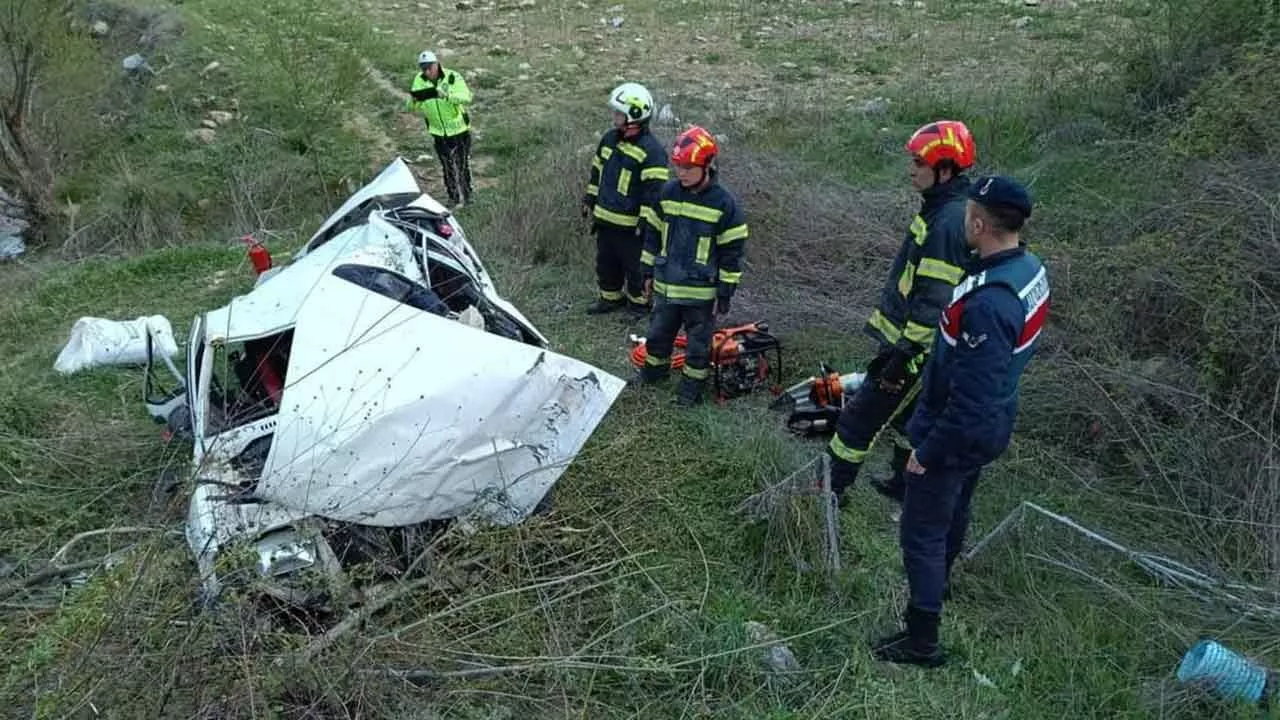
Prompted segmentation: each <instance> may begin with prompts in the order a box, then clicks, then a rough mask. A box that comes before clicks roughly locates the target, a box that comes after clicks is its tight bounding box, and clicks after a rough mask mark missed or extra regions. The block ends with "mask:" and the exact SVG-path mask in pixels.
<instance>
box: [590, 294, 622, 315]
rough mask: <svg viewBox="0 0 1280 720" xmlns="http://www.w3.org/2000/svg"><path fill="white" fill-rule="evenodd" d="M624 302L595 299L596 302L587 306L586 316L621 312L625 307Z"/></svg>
mask: <svg viewBox="0 0 1280 720" xmlns="http://www.w3.org/2000/svg"><path fill="white" fill-rule="evenodd" d="M626 303H627V301H626V300H605V299H604V298H596V301H595V302H593V303H591V304H590V305H588V306H587V314H588V315H601V314H603V313H609V312H613V311H614V310H621V309H622V308H623V307H625V306H626Z"/></svg>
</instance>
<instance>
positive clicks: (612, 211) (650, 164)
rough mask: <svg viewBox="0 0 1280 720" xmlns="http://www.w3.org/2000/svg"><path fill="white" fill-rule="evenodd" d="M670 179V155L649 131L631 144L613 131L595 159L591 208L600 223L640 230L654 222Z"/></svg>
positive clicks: (589, 194) (589, 189) (589, 190)
mask: <svg viewBox="0 0 1280 720" xmlns="http://www.w3.org/2000/svg"><path fill="white" fill-rule="evenodd" d="M668 177H670V175H669V173H668V171H667V151H666V149H665V148H664V147H662V143H661V142H659V141H658V139H657V138H656V137H654V136H653V133H651V132H649V131H648V130H647V129H645V130H642V131H641V133H640V134H639V135H638V136H636V137H635V138H633V139H631V140H624V139H623V138H622V133H620V132H619V131H618V130H617V129H616V128H615V129H611V130H609V131H608V132H606V133H605V134H604V136H603V137H601V138H600V143H599V144H598V145H597V146H596V153H595V155H594V156H593V157H592V158H591V176H590V178H588V180H587V197H586V201H587V204H589V205H591V209H592V210H591V214H592V216H593V217H594V218H595V219H596V221H597V222H603V223H608V224H610V225H614V226H617V227H623V228H637V227H639V225H640V219H641V218H642V217H643V218H644V219H645V220H646V221H649V222H652V213H653V206H654V204H655V203H656V202H657V201H658V193H659V192H661V191H662V183H664V182H666V181H667V178H668Z"/></svg>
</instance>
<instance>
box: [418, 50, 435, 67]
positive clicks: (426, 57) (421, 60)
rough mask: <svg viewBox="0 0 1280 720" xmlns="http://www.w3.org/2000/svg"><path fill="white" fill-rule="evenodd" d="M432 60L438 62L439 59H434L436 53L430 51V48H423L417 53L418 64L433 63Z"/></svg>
mask: <svg viewBox="0 0 1280 720" xmlns="http://www.w3.org/2000/svg"><path fill="white" fill-rule="evenodd" d="M434 62H440V61H439V60H437V59H436V54H435V53H433V52H431V51H430V50H423V51H422V52H420V53H418V64H419V65H426V64H427V63H434Z"/></svg>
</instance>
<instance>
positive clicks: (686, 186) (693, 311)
mask: <svg viewBox="0 0 1280 720" xmlns="http://www.w3.org/2000/svg"><path fill="white" fill-rule="evenodd" d="M718 152H719V146H718V145H717V143H716V139H715V138H714V137H713V136H712V135H711V133H709V132H707V131H706V130H705V129H704V128H701V127H698V126H696V125H695V126H693V127H690V128H688V129H687V130H685V131H684V132H682V133H680V135H679V137H677V138H676V141H675V143H674V146H673V149H672V152H671V164H672V167H673V168H674V170H675V175H676V177H675V178H674V179H672V180H669V181H668V182H667V183H666V184H665V185H664V186H663V187H662V192H661V194H660V195H659V199H658V203H657V206H656V207H655V208H654V216H653V217H651V218H650V222H649V223H647V227H646V234H645V242H644V249H643V251H642V252H641V254H640V263H641V268H642V272H643V274H644V288H645V295H646V296H647V297H648V296H651V297H652V298H653V310H652V313H651V316H650V323H649V333H648V337H647V338H646V341H645V345H646V357H645V365H644V367H643V368H641V369H640V372H639V376H638V380H639V381H640V382H642V383H651V382H657V381H659V380H662V379H664V378H665V377H667V375H668V374H669V372H670V367H671V351H672V348H673V346H674V344H675V339H676V334H677V333H678V332H679V331H680V328H681V327H683V328H684V331H685V335H686V337H687V339H688V345H687V346H686V347H685V362H684V370H683V375H684V377H683V378H682V380H681V382H680V390H679V393H678V395H677V398H678V401H679V403H680V404H681V405H693V404H696V403H698V402H700V401H701V400H702V394H703V388H704V387H705V386H706V382H707V378H708V377H709V375H710V355H711V336H712V333H713V332H714V329H715V328H714V323H715V318H716V317H717V316H722V315H726V314H728V312H729V306H730V301H731V299H732V298H733V294H734V291H735V290H736V289H737V288H738V283H739V282H740V281H741V279H742V260H743V250H744V248H745V246H746V241H747V219H746V215H745V214H744V213H743V210H742V206H741V205H740V204H739V203H738V200H737V198H735V197H734V195H733V193H731V192H730V191H729V190H727V189H725V187H724V186H722V185H720V183H719V182H718V181H717V179H716V174H717V170H716V162H715V161H716V155H717V153H718Z"/></svg>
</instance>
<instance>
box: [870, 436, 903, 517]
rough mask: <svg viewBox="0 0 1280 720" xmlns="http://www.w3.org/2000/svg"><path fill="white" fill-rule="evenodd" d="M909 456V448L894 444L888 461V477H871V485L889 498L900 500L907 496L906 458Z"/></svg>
mask: <svg viewBox="0 0 1280 720" xmlns="http://www.w3.org/2000/svg"><path fill="white" fill-rule="evenodd" d="M910 457H911V448H909V447H902V446H901V445H894V446H893V460H891V461H890V462H889V469H890V471H891V472H890V475H889V477H887V478H874V479H872V480H871V483H870V484H871V487H873V488H875V491H876V492H878V493H880V494H881V495H883V496H885V497H887V498H889V499H890V500H893V501H895V502H899V503H900V502H902V501H903V499H904V498H905V497H906V496H907V460H908V459H910Z"/></svg>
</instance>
